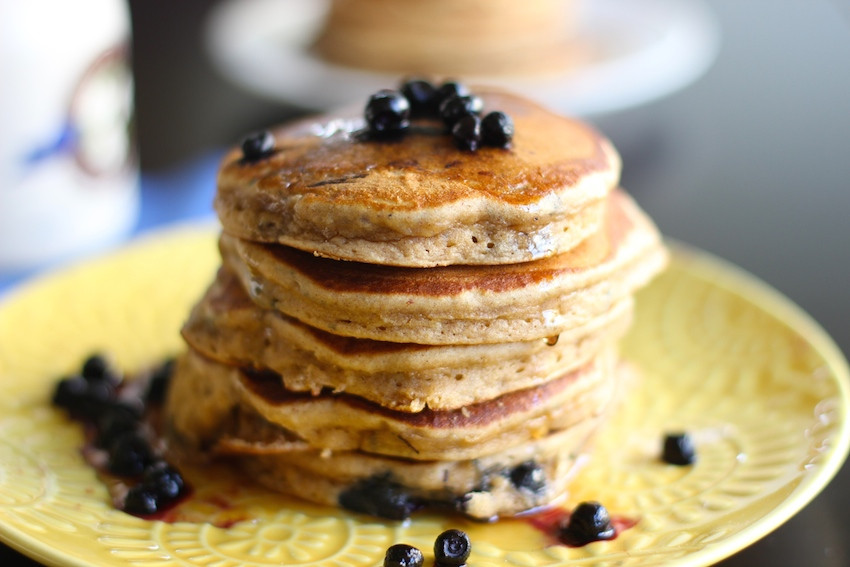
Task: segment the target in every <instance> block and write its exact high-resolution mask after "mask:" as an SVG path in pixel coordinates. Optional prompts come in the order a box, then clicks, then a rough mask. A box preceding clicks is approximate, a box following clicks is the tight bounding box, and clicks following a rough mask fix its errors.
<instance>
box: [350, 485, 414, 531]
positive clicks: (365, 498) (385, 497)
mask: <svg viewBox="0 0 850 567" xmlns="http://www.w3.org/2000/svg"><path fill="white" fill-rule="evenodd" d="M339 504H340V506H342V507H343V508H346V509H348V510H351V511H353V512H361V513H363V514H369V515H371V516H377V517H379V518H387V519H388V520H404V519H406V518H408V517H409V516H410V514H411V513H412V512H413V511H414V510H415V509H416V507H417V506H416V503H415V502H414V501H413V500H411V498H410V497H409V496H408V494H407V492H406V491H405V490H404V488H403V487H402V486H401V485H399V484H397V483H395V482H393V481H391V480H390V479H389V477H387V476H386V475H382V476H375V477H370V478H367V479H364V480H361V481H360V482H358V483H356V484H354V485H353V486H351V487H350V488H348V489H347V490H345V491H343V492H342V494H340V495H339Z"/></svg>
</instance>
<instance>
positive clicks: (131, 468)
mask: <svg viewBox="0 0 850 567" xmlns="http://www.w3.org/2000/svg"><path fill="white" fill-rule="evenodd" d="M108 452H109V460H108V462H107V469H108V470H109V472H111V473H112V474H116V475H118V476H128V477H131V476H139V475H140V474H142V472H144V470H145V468H146V467H147V466H148V465H150V464H151V463H152V462H153V450H152V449H151V447H150V445H149V444H148V442H147V440H146V439H145V438H144V437H142V436H141V435H140V434H139V433H137V432H135V431H130V432H127V433H125V434H123V435H120V436H118V437H117V438H116V439H115V440H114V441H113V442H112V444H111V445H110V446H109V449H108Z"/></svg>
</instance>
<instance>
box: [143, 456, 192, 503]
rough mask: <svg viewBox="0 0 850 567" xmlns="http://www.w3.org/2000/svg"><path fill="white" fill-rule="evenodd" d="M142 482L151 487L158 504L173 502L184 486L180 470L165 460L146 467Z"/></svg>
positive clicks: (184, 482)
mask: <svg viewBox="0 0 850 567" xmlns="http://www.w3.org/2000/svg"><path fill="white" fill-rule="evenodd" d="M142 484H143V485H145V486H147V487H148V488H149V489H151V491H152V492H153V494H154V495H155V496H156V498H157V501H158V502H159V504H160V506H163V505H166V504H170V503H172V502H174V500H176V499H177V498H179V497H180V495H182V494H183V491H184V490H185V488H186V481H185V480H183V475H181V474H180V471H178V470H177V469H175V468H174V467H172V466H171V465H170V464H168V463H167V462H165V461H156V462H155V463H153V464H152V465H150V466H149V467H147V468H146V469H145V473H144V476H143V477H142Z"/></svg>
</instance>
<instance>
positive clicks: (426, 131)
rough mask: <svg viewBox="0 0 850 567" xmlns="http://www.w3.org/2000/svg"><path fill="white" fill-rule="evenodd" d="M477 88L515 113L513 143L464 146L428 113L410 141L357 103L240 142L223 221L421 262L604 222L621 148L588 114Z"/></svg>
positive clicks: (517, 254)
mask: <svg viewBox="0 0 850 567" xmlns="http://www.w3.org/2000/svg"><path fill="white" fill-rule="evenodd" d="M481 94H482V95H483V96H482V98H483V99H484V102H485V112H487V111H489V110H501V111H504V112H506V113H507V114H509V115H510V116H511V117H512V119H513V121H514V123H515V127H516V133H515V135H514V139H513V144H512V147H511V148H510V149H499V148H489V147H488V148H481V149H479V150H478V151H476V152H467V151H463V150H459V149H457V148H456V147H455V145H454V144H453V142H452V140H451V136H449V135H447V134H446V133H445V132H444V129H443V126H442V125H441V124H436V123H433V122H418V123H416V124H415V125H414V126H413V127H412V128H411V131H410V132H409V133H408V134H407V135H406V136H405V138H404V139H403V140H401V141H383V142H381V141H372V140H370V141H364V140H363V136H361V135H359V134H360V133H361V131H362V130H363V128H364V126H365V123H364V121H363V118H362V117H361V116H360V114H362V107H359V108H357V109H355V110H353V111H351V112H344V113H339V114H336V115H327V116H323V117H319V118H314V119H309V120H305V121H301V122H297V123H295V124H293V125H288V126H284V127H281V128H278V129H277V130H274V131H273V134H274V136H275V139H276V151H275V152H274V153H273V154H272V155H271V156H269V157H268V158H266V159H262V160H260V161H258V162H253V163H252V162H246V161H245V160H243V159H242V153H241V150H240V149H233V150H232V151H231V152H230V153H228V154H227V155H226V156H225V158H224V161H223V163H222V166H221V168H220V171H219V175H218V189H217V193H216V197H215V209H216V211H217V213H218V216H219V219H220V220H221V223H222V226H223V228H224V231H225V232H227V233H228V234H231V235H233V236H236V237H239V238H243V239H246V240H254V241H260V242H272V243H280V244H285V245H287V246H291V247H294V248H298V249H300V250H304V251H306V252H309V253H311V254H317V255H321V256H326V257H329V258H335V259H344V260H352V261H357V262H364V263H372V264H386V265H396V266H412V267H430V266H442V265H449V264H508V263H516V262H525V261H530V260H534V259H538V258H544V257H548V256H552V255H555V254H558V253H561V252H565V251H567V250H569V249H571V248H574V247H575V246H577V245H578V244H579V243H580V242H581V241H582V240H584V239H585V238H586V237H588V236H589V235H590V234H591V233H593V232H594V231H595V230H596V229H597V228H598V227H599V223H600V222H601V218H602V215H603V214H604V210H603V207H601V202H602V201H603V200H604V198H605V196H606V195H607V194H608V193H609V192H610V191H611V190H612V189H613V188H614V187H616V186H617V183H618V181H619V176H620V166H621V164H620V158H619V155H618V154H617V152H616V151H615V150H614V148H613V146H612V145H611V144H610V142H609V141H608V140H607V139H606V138H604V137H603V136H602V135H601V134H599V133H598V132H597V131H595V130H594V129H593V128H592V127H590V126H589V125H587V124H584V123H581V122H578V121H575V120H572V119H569V118H565V117H563V116H560V115H558V114H554V113H551V112H549V111H548V110H545V109H543V108H541V107H539V106H537V105H536V104H534V103H532V102H530V101H527V100H525V99H522V98H519V97H515V96H512V95H509V94H505V93H496V92H487V93H481ZM364 104H365V101H364Z"/></svg>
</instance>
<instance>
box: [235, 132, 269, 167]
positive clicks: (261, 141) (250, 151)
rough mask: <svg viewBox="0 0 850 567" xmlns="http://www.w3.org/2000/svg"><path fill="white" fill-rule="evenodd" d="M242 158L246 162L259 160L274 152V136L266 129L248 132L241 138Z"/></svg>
mask: <svg viewBox="0 0 850 567" xmlns="http://www.w3.org/2000/svg"><path fill="white" fill-rule="evenodd" d="M241 146H242V159H243V160H244V161H245V162H246V163H252V162H255V161H260V160H261V159H263V158H266V157H268V156H270V155H272V154H273V153H274V147H275V140H274V136H273V135H272V133H271V132H269V131H268V130H261V131H259V132H253V133H251V134H248V135H247V136H245V137H244V138H243V139H242V144H241Z"/></svg>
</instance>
